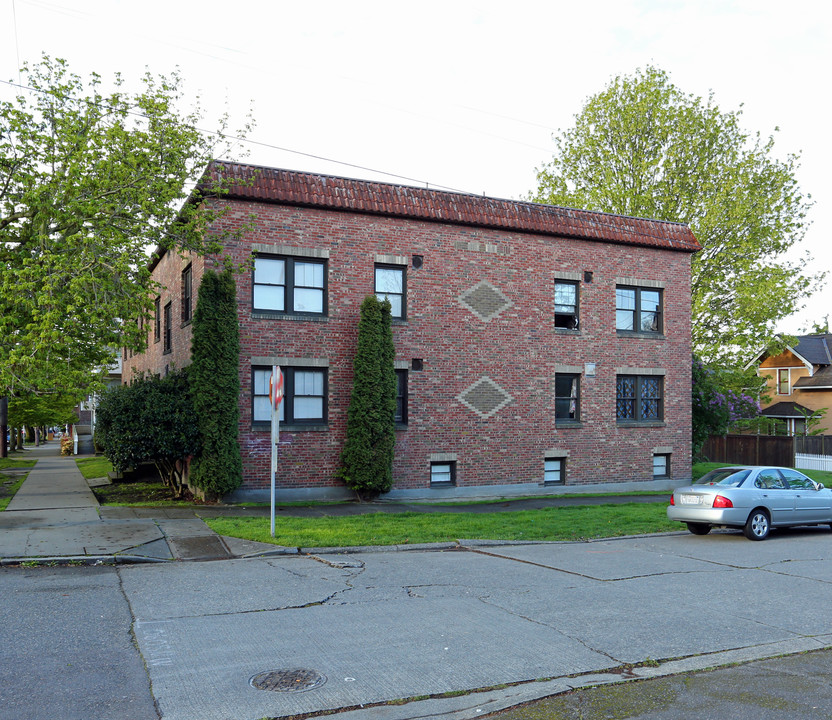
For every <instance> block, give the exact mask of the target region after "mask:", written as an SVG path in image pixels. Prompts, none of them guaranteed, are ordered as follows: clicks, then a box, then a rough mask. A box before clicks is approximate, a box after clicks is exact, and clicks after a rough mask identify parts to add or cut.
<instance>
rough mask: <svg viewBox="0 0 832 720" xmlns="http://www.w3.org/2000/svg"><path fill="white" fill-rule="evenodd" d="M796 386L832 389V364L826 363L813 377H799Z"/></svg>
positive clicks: (809, 388)
mask: <svg viewBox="0 0 832 720" xmlns="http://www.w3.org/2000/svg"><path fill="white" fill-rule="evenodd" d="M794 387H796V388H800V389H801V390H832V366H830V365H824V366H823V367H821V368H820V369H819V370H816V371H815V373H814V374H813V375H812V376H811V377H802V378H798V379H797V380H796V381H795V383H794Z"/></svg>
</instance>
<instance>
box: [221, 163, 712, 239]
mask: <svg viewBox="0 0 832 720" xmlns="http://www.w3.org/2000/svg"><path fill="white" fill-rule="evenodd" d="M212 171H213V172H216V173H218V175H219V176H220V177H221V178H222V179H223V180H225V181H230V191H229V193H228V195H226V196H225V197H230V198H233V199H240V200H255V201H260V202H274V203H280V204H286V205H302V206H306V207H318V208H326V209H331V210H345V211H349V212H360V213H369V214H373V215H387V216H393V217H401V218H411V219H416V220H427V221H435V222H444V223H451V224H458V225H469V226H477V227H487V228H496V229H498V230H515V231H520V232H532V233H538V234H544V235H559V236H565V237H571V238H578V239H583V240H595V241H600V242H611V243H621V244H625V245H641V246H647V247H655V248H663V249H669V250H680V251H682V252H696V251H697V250H701V246H700V245H699V243H698V242H697V240H696V238H695V237H694V236H693V233H692V232H691V230H690V228H689V227H688V226H687V225H682V224H680V223H672V222H665V221H662V220H647V219H642V218H632V217H626V216H624V215H611V214H608V213H600V212H591V211H588V210H574V209H570V208H562V207H555V206H553V205H540V204H537V203H530V202H521V201H516V200H500V199H497V198H490V197H481V196H479V195H465V194H462V193H453V192H444V191H439V190H429V189H424V188H417V187H410V186H407V185H393V184H388V183H379V182H370V181H368V180H353V179H350V178H343V177H335V176H332V175H316V174H313V173H304V172H296V171H292V170H281V169H278V168H268V167H259V166H255V165H243V164H239V163H225V162H215V163H213V164H212V166H211V168H210V169H209V172H212Z"/></svg>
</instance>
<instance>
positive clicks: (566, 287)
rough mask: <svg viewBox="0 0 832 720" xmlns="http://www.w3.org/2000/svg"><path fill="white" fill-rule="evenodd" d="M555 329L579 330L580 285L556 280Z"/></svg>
mask: <svg viewBox="0 0 832 720" xmlns="http://www.w3.org/2000/svg"><path fill="white" fill-rule="evenodd" d="M555 327H556V328H565V329H567V330H577V329H578V283H576V282H565V281H563V280H555Z"/></svg>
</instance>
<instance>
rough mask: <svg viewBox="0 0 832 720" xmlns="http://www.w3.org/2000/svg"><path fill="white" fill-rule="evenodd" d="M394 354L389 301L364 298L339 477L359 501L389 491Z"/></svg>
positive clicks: (393, 422) (393, 444) (391, 481)
mask: <svg viewBox="0 0 832 720" xmlns="http://www.w3.org/2000/svg"><path fill="white" fill-rule="evenodd" d="M395 356H396V349H395V346H394V345H393V330H392V327H391V306H390V301H389V300H383V301H382V300H379V299H378V298H377V297H376V296H375V295H369V296H367V297H366V298H365V299H364V302H363V303H361V319H360V321H359V323H358V346H357V348H356V351H355V359H354V361H353V387H352V394H351V396H350V406H349V409H348V411H347V438H346V442H345V443H344V450H343V452H342V453H341V463H342V468H341V478H342V479H343V480H344V482H345V483H346V484H347V486H348V487H349V488H351V489H352V490H354V491H355V493H356V495H358V497H359V499H369V498H373V497H376V496H377V495H379V494H381V493H385V492H389V490H390V488H391V487H393V448H394V446H395V444H396V428H395V420H394V417H395V414H396V370H395V364H394V359H395Z"/></svg>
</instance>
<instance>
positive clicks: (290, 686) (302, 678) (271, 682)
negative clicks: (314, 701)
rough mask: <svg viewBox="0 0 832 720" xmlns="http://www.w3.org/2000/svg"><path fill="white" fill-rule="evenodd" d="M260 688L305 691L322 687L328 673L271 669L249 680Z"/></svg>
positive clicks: (280, 690)
mask: <svg viewBox="0 0 832 720" xmlns="http://www.w3.org/2000/svg"><path fill="white" fill-rule="evenodd" d="M249 682H250V683H251V686H252V687H253V688H257V689H258V690H272V691H273V692H304V691H306V690H314V689H315V688H319V687H321V685H323V684H324V683H325V682H326V675H321V673H319V672H317V671H316V670H308V669H306V668H294V669H292V670H270V671H269V672H264V673H260V674H259V675H255V676H254V677H253V678H251V680H250V681H249Z"/></svg>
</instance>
